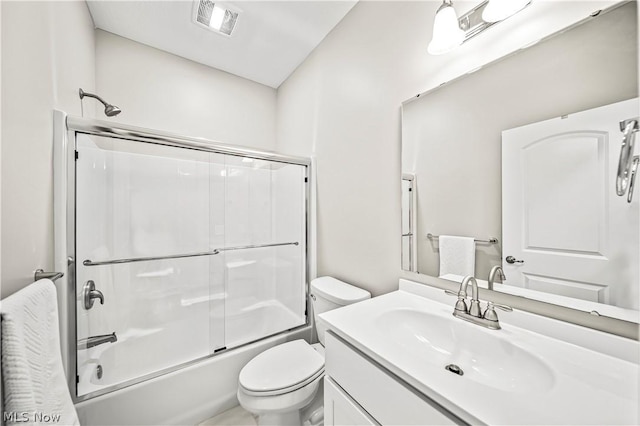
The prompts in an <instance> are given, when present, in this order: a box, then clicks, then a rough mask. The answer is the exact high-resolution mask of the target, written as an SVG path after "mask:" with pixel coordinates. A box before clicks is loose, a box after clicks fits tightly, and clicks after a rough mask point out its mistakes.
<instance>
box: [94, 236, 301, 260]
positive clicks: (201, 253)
mask: <svg viewBox="0 0 640 426" xmlns="http://www.w3.org/2000/svg"><path fill="white" fill-rule="evenodd" d="M298 244H300V243H298V242H297V241H296V242H292V243H275V244H258V245H248V246H237V247H224V248H217V249H214V250H212V251H204V252H200V253H188V254H174V255H169V256H151V257H132V258H125V259H113V260H103V261H100V262H94V261H93V260H91V259H87V260H85V261H84V262H82V264H83V265H84V266H103V265H116V264H119V263H133V262H148V261H151V260H166V259H181V258H184V257H198V256H215V255H216V254H219V253H220V252H221V251H231V250H245V249H253V248H263V247H279V246H290V245H293V246H297V245H298Z"/></svg>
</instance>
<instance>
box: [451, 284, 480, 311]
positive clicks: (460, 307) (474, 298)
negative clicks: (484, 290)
mask: <svg viewBox="0 0 640 426" xmlns="http://www.w3.org/2000/svg"><path fill="white" fill-rule="evenodd" d="M469 283H471V306H469V309H467V304H466V302H465V299H466V297H467V288H468V287H469ZM455 310H456V311H458V312H464V313H466V314H469V315H471V316H474V317H481V316H482V315H481V312H480V301H479V300H478V282H477V281H476V279H475V278H474V277H472V276H466V277H464V279H463V280H462V283H461V284H460V290H459V291H458V301H457V302H456V307H455Z"/></svg>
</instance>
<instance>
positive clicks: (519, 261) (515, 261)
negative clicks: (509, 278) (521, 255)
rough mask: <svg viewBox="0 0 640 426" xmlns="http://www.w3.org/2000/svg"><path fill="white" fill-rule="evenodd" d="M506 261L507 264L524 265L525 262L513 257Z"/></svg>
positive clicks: (508, 257)
mask: <svg viewBox="0 0 640 426" xmlns="http://www.w3.org/2000/svg"><path fill="white" fill-rule="evenodd" d="M504 260H506V261H507V263H512V264H513V263H524V260H518V259H516V258H515V257H513V256H507V257H506V258H505V259H504Z"/></svg>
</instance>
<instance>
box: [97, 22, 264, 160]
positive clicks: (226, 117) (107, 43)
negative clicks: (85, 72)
mask: <svg viewBox="0 0 640 426" xmlns="http://www.w3.org/2000/svg"><path fill="white" fill-rule="evenodd" d="M96 90H97V91H98V93H99V94H100V96H102V97H104V98H105V99H106V100H107V101H108V102H111V103H113V104H114V105H117V106H118V107H120V108H121V109H122V113H121V114H120V115H118V116H116V117H114V118H111V119H108V118H106V117H105V116H104V114H102V112H99V113H97V116H98V117H100V116H101V117H100V118H101V119H102V118H104V119H107V120H110V121H116V122H121V123H127V124H131V125H135V126H140V127H147V128H151V129H160V130H166V131H169V132H172V133H179V134H182V135H186V136H196V137H204V138H207V139H213V140H217V141H219V142H222V143H227V144H235V145H245V146H250V147H253V148H258V149H263V150H274V149H275V147H276V130H275V119H276V118H275V114H276V91H275V89H273V88H270V87H267V86H264V85H262V84H259V83H255V82H252V81H250V80H247V79H244V78H242V77H238V76H235V75H233V74H229V73H226V72H224V71H220V70H217V69H214V68H210V67H207V66H205V65H201V64H198V63H196V62H192V61H190V60H187V59H184V58H181V57H179V56H175V55H172V54H170V53H166V52H163V51H161V50H157V49H154V48H152V47H149V46H145V45H143V44H140V43H136V42H134V41H131V40H129V39H126V38H123V37H119V36H117V35H114V34H111V33H109V32H106V31H102V30H96Z"/></svg>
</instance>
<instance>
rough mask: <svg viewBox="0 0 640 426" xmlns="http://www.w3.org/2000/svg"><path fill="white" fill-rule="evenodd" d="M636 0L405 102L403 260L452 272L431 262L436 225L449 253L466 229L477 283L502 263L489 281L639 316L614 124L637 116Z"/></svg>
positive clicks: (630, 214) (639, 259)
mask: <svg viewBox="0 0 640 426" xmlns="http://www.w3.org/2000/svg"><path fill="white" fill-rule="evenodd" d="M636 8H637V4H636V2H626V3H623V4H620V5H616V6H615V7H612V8H610V9H608V10H606V11H603V12H602V13H600V14H599V15H598V16H595V17H591V18H589V19H587V20H585V21H583V22H581V23H579V24H576V25H574V26H572V27H571V28H568V29H566V30H564V31H562V32H560V33H558V34H555V35H553V36H551V37H547V38H545V39H544V40H542V41H541V42H539V43H537V44H535V45H532V46H530V47H527V48H526V49H522V50H520V51H518V52H515V53H513V54H510V55H508V56H507V57H505V58H502V59H500V60H498V61H495V62H493V63H491V64H489V65H487V66H485V67H482V68H481V69H479V70H477V71H475V72H472V73H470V74H467V75H465V76H463V77H460V78H458V79H456V80H454V81H452V82H449V83H447V84H445V85H442V86H440V87H438V88H436V89H434V90H431V91H429V92H427V93H425V94H422V95H420V96H417V97H415V98H412V99H410V100H408V101H406V102H404V103H403V112H402V114H403V118H402V173H403V182H402V189H403V196H402V208H403V214H402V219H403V224H402V233H403V237H402V239H403V244H402V247H403V249H402V268H403V269H405V270H410V271H413V272H417V273H419V274H427V275H431V276H441V277H443V278H445V279H451V280H452V281H460V280H462V278H463V276H464V275H468V273H465V271H460V272H458V273H455V272H456V271H455V270H449V269H447V270H446V272H447V273H446V274H442V273H441V272H442V269H441V267H442V265H441V262H442V261H443V258H442V256H441V255H442V253H441V244H442V241H443V238H442V237H443V236H445V239H446V244H447V246H446V249H445V252H446V253H448V254H447V256H448V257H451V252H450V250H451V240H452V239H450V238H446V236H463V237H469V238H475V239H476V242H475V249H474V253H473V257H474V258H475V259H474V260H473V263H474V267H473V268H472V269H471V270H472V271H473V272H472V274H473V275H474V276H475V277H476V278H477V279H478V280H482V281H479V282H481V283H482V282H483V281H484V282H486V281H487V280H488V276H489V272H490V270H491V268H492V267H493V266H496V265H499V266H501V267H502V268H503V270H504V273H505V275H506V279H505V280H504V282H503V283H501V284H496V285H495V288H494V289H495V290H497V291H501V292H506V293H511V294H514V295H518V296H524V297H528V298H531V299H536V300H541V301H544V302H550V303H554V304H558V305H562V306H568V307H572V308H575V309H580V310H583V311H588V312H592V311H594V312H593V313H594V314H596V313H598V314H600V315H605V316H611V317H615V318H619V319H624V320H627V321H635V322H638V308H639V306H638V304H639V301H640V292H639V287H640V281H639V280H640V275H639V270H638V269H639V266H638V265H639V263H640V250H639V246H640V243H639V240H640V213H639V212H640V209H639V202H638V199H640V194H639V193H638V192H639V190H638V189H637V188H636V191H635V198H633V199H631V202H628V198H629V193H628V192H627V193H625V195H624V196H618V195H617V194H616V173H617V168H618V159H619V156H620V149H621V144H622V141H623V137H624V134H623V132H622V131H621V128H620V126H621V125H620V123H621V122H624V121H625V120H629V119H632V120H633V119H637V117H638V115H639V113H638V112H639V103H638V28H637V24H638V23H637V10H636ZM627 130H630V129H627ZM638 144H640V143H638ZM638 144H637V145H638ZM636 151H638V149H637V148H636ZM637 186H640V182H639V183H638V185H637ZM454 243H455V241H454ZM463 257H464V256H463ZM507 259H508V260H507ZM447 261H448V262H450V261H449V260H447ZM454 263H455V262H454ZM454 269H455V268H454ZM443 275H444V276H443ZM481 285H482V284H481Z"/></svg>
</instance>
